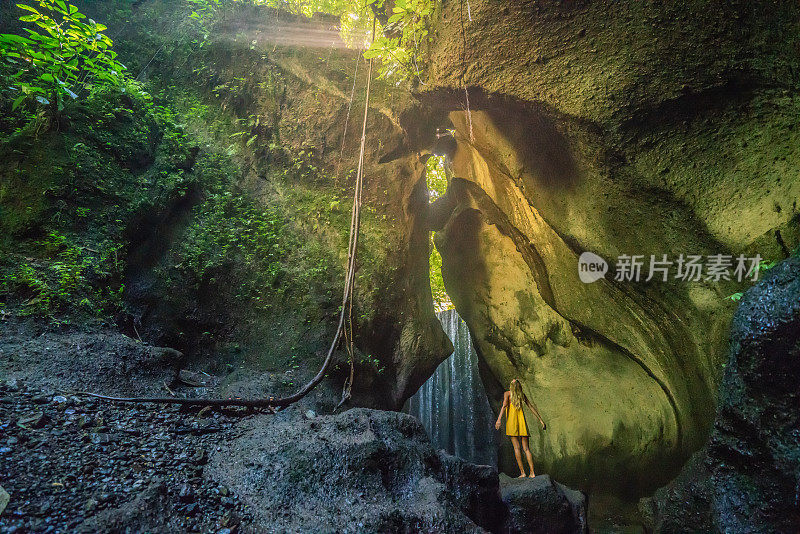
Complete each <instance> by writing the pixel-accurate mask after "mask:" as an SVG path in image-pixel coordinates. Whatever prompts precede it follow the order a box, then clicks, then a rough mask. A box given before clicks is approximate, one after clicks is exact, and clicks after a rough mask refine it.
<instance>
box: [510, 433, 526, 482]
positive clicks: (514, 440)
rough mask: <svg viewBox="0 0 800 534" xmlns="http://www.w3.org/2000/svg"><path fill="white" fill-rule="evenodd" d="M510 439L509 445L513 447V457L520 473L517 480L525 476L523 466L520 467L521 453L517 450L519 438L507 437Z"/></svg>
mask: <svg viewBox="0 0 800 534" xmlns="http://www.w3.org/2000/svg"><path fill="white" fill-rule="evenodd" d="M509 437H510V438H511V444H512V445H514V456H515V457H516V458H517V465H518V466H519V471H520V473H522V474H521V475H520V476H519V478H522V477H524V476H525V466H523V465H522V453H521V452H520V450H519V437H517V436H509Z"/></svg>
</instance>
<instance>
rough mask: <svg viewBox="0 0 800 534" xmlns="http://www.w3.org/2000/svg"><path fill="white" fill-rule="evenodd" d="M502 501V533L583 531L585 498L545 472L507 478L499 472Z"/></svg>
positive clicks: (585, 522)
mask: <svg viewBox="0 0 800 534" xmlns="http://www.w3.org/2000/svg"><path fill="white" fill-rule="evenodd" d="M500 487H501V490H502V498H503V503H505V505H506V506H508V518H507V520H506V523H505V525H504V527H503V532H507V533H509V534H534V533H536V534H539V533H541V534H558V533H564V534H567V533H578V532H587V519H586V498H585V497H584V495H583V494H582V493H581V492H579V491H576V490H572V489H570V488H568V487H566V486H564V485H563V484H559V483H558V482H556V481H554V480H553V479H551V478H550V476H549V475H538V476H536V477H534V478H510V477H508V476H506V475H500Z"/></svg>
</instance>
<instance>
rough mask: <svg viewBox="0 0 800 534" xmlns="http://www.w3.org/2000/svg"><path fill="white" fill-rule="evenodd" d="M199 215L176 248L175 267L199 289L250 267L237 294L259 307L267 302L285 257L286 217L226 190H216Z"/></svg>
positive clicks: (240, 278)
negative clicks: (284, 233) (283, 236)
mask: <svg viewBox="0 0 800 534" xmlns="http://www.w3.org/2000/svg"><path fill="white" fill-rule="evenodd" d="M193 215H194V217H193V220H192V223H191V224H190V226H189V228H188V230H187V231H186V233H185V234H184V235H183V237H182V239H181V243H180V246H179V248H178V250H177V251H176V256H177V258H179V259H180V263H178V264H177V265H175V268H176V269H178V270H179V271H181V273H182V274H183V275H184V276H185V277H186V279H188V280H192V281H193V282H194V284H195V285H196V286H198V287H199V286H203V285H215V284H217V283H218V282H222V281H223V280H222V279H220V280H218V279H217V278H218V277H221V276H224V277H225V279H226V280H227V279H228V278H229V275H230V272H231V271H232V270H234V269H237V268H240V269H246V270H247V275H246V276H239V277H236V278H237V279H238V280H240V285H239V286H238V287H237V288H235V297H237V298H238V299H241V300H245V301H249V302H252V303H254V304H256V306H263V305H265V304H267V300H268V297H269V296H270V294H271V292H272V288H273V284H274V282H275V281H276V279H277V277H278V276H279V274H280V273H281V271H282V267H281V260H282V259H283V257H284V255H285V250H284V245H283V243H282V235H281V231H282V228H283V225H284V221H283V219H282V218H281V217H280V215H279V214H278V213H277V212H276V211H275V210H273V209H269V208H262V207H259V206H257V205H255V204H254V203H253V202H252V201H251V200H249V199H248V198H247V197H245V196H244V195H241V194H237V193H233V192H231V191H228V190H224V189H222V190H219V191H216V192H214V193H211V194H210V195H209V196H208V197H207V198H206V200H205V201H204V202H203V203H202V204H200V205H198V206H197V207H196V208H195V209H194V210H193Z"/></svg>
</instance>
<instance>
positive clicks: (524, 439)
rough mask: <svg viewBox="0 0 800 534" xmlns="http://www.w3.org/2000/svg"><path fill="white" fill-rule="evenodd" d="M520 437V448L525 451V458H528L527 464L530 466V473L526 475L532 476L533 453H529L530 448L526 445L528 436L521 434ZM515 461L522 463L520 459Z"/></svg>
mask: <svg viewBox="0 0 800 534" xmlns="http://www.w3.org/2000/svg"><path fill="white" fill-rule="evenodd" d="M520 439H521V440H522V450H523V451H525V458H527V459H528V465H529V466H530V467H531V474H530V475H528V476H530V477H531V478H533V477H535V476H536V475H534V474H533V455H532V454H531V449H530V448H529V447H528V436H523V437H522V438H520ZM517 462H519V463H520V464H521V463H522V462H521V461H520V460H517ZM523 473H524V471H523Z"/></svg>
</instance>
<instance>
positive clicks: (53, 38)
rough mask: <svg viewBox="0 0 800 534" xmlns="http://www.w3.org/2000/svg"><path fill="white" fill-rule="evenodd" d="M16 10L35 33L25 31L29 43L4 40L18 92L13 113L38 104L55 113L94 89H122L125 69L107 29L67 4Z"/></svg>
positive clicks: (55, 0) (47, 2)
mask: <svg viewBox="0 0 800 534" xmlns="http://www.w3.org/2000/svg"><path fill="white" fill-rule="evenodd" d="M17 6H18V7H19V8H20V9H22V10H24V11H26V14H24V15H22V16H21V17H20V20H21V21H22V22H26V23H33V25H34V26H35V27H37V28H36V29H32V28H25V31H26V32H27V33H28V36H27V37H23V36H21V35H14V34H2V35H0V56H2V59H3V63H4V65H3V68H4V70H6V71H8V72H9V75H8V77H9V78H10V81H11V84H10V85H11V87H12V90H13V91H15V92H16V96H15V98H14V100H13V103H12V110H16V109H17V108H18V107H19V106H20V105H22V104H23V103H24V102H26V101H35V102H37V103H38V104H40V105H42V106H48V107H49V108H50V109H51V110H52V111H54V112H56V113H57V112H60V111H61V110H62V109H63V107H64V99H65V98H69V99H73V100H74V99H77V98H78V97H79V96H81V94H82V93H85V92H87V91H89V90H90V89H91V88H92V87H95V86H109V85H110V86H120V85H122V84H123V82H124V80H125V66H124V65H123V64H122V63H120V62H119V61H117V59H116V58H117V54H116V52H114V51H113V50H111V47H112V45H113V42H112V41H111V39H110V38H109V37H108V36H106V35H105V34H103V33H102V32H103V31H104V30H106V29H107V28H106V26H104V25H102V24H99V23H97V22H95V21H94V20H92V19H87V17H86V15H84V14H83V13H81V12H80V11H78V8H77V7H75V6H74V5H72V4H71V3H69V2H66V1H64V0H37V1H36V3H35V4H34V5H27V4H17Z"/></svg>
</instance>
